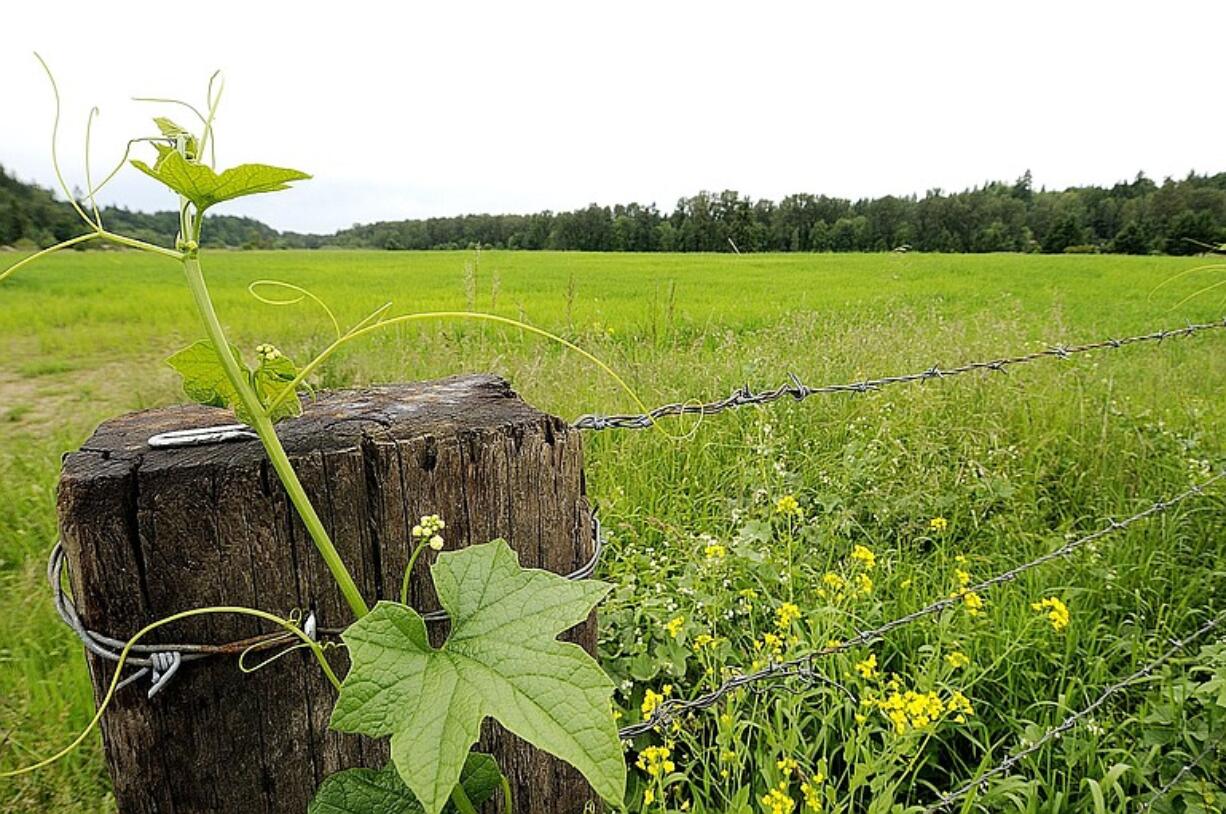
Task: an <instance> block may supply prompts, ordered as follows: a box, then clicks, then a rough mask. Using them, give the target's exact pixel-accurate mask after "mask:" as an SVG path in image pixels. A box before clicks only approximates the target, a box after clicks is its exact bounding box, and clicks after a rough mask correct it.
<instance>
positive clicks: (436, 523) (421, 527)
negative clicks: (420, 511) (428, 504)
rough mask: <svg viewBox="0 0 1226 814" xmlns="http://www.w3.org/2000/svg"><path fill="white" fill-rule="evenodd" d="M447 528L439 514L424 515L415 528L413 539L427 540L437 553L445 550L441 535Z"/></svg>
mask: <svg viewBox="0 0 1226 814" xmlns="http://www.w3.org/2000/svg"><path fill="white" fill-rule="evenodd" d="M445 528H447V524H446V523H444V522H443V519H442V518H441V517H439V516H438V515H437V514H426V515H422V518H421V520H420V521H418V523H417V525H415V526H413V539H414V540H425V541H427V544H428V545H429V546H430V548H432V549H434V550H435V551H442V550H443V536H442V535H441V534H440V533H439V532H441V531H442V530H443V529H445Z"/></svg>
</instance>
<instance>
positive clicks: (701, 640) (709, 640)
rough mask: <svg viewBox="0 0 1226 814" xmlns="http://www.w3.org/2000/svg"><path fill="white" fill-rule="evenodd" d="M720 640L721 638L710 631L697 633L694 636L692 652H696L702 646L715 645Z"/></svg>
mask: <svg viewBox="0 0 1226 814" xmlns="http://www.w3.org/2000/svg"><path fill="white" fill-rule="evenodd" d="M721 641H722V640H721V639H719V638H717V637H715V636H712V635H711V634H710V633H699V634H698V635H697V636H695V637H694V652H695V653H697V652H698V651H699V650H702V649H703V648H704V647H715V645H717V644H719V643H720V642H721Z"/></svg>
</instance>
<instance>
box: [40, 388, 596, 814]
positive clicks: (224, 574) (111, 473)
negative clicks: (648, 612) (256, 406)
mask: <svg viewBox="0 0 1226 814" xmlns="http://www.w3.org/2000/svg"><path fill="white" fill-rule="evenodd" d="M228 421H232V418H231V417H228V414H226V413H224V412H222V411H219V410H215V409H211V408H206V407H199V406H184V407H172V408H167V409H161V410H151V411H145V412H141V413H134V414H131V415H126V416H122V417H120V418H117V419H114V420H112V421H108V422H106V423H105V424H103V425H102V426H100V427H99V428H98V430H97V431H96V432H95V433H94V435H93V436H92V437H91V438H90V439H89V441H88V442H87V443H86V444H85V445H84V446H83V447H82V448H81V449H80V450H79V451H78V452H75V453H73V454H71V455H69V456H68V457H67V458H66V460H65V462H64V467H63V472H62V475H61V478H60V488H59V516H60V527H61V534H62V536H63V540H64V545H65V549H66V551H67V554H68V561H69V566H70V568H71V573H72V589H73V594H74V596H75V597H76V600H77V604H78V607H79V609H80V612H81V615H82V618H83V619H84V621H85V623H86V625H88V626H89V627H91V628H92V629H94V630H99V631H103V632H106V633H108V634H110V635H114V636H120V637H127V636H130V635H132V634H133V633H134V632H136V631H137V630H138V629H140V628H141V627H143V626H144V625H146V624H148V623H149V622H151V621H153V620H155V619H157V618H159V617H162V616H165V615H167V614H171V613H176V612H179V611H184V610H189V609H191V608H195V607H199V606H202V605H245V606H250V607H256V608H261V609H263V610H268V611H270V612H274V613H279V614H288V613H289V612H290V611H291V610H292V609H295V608H300V609H313V610H315V611H316V613H317V615H318V618H319V624H320V626H321V627H324V628H342V627H344V626H345V625H347V624H348V623H349V622H350V621H352V620H351V617H350V614H349V611H348V608H347V605H346V604H345V602H344V599H343V598H342V597H341V595H340V592H339V591H338V590H337V589H336V587H335V585H334V584H333V582H332V579H331V576H330V574H329V572H328V570H327V567H326V566H325V565H324V563H323V560H322V558H321V557H320V556H319V555H318V553H317V552H316V550H315V548H314V545H313V543H312V542H311V540H310V537H309V536H308V535H307V533H306V530H305V529H304V528H303V526H302V525H301V523H300V522H299V520H298V519H297V516H296V515H295V514H294V512H293V509H292V507H291V506H290V504H289V501H288V499H287V497H286V495H285V493H284V491H283V490H282V488H281V486H280V484H279V483H278V481H277V480H276V477H275V474H273V473H272V471H271V468H270V467H269V466H268V464H267V459H266V458H265V455H264V452H263V449H262V447H261V446H260V444H259V443H258V442H255V441H238V442H231V443H227V444H220V445H213V446H208V447H196V448H181V449H174V450H155V449H151V448H149V447H148V445H147V443H146V441H147V439H148V438H149V437H150V436H152V435H154V434H156V433H159V432H164V431H166V430H172V429H185V428H189V427H203V426H209V425H212V424H220V423H227V422H228ZM278 434H279V435H280V436H281V439H282V442H283V443H284V445H285V447H286V451H287V452H288V454H289V456H290V459H291V461H292V462H293V463H294V466H295V468H296V469H297V471H298V473H299V476H300V478H301V480H302V482H303V485H304V487H305V488H306V490H307V493H308V495H309V496H310V497H311V500H312V501H313V502H314V503H315V507H316V509H317V510H318V512H319V514H320V517H321V518H322V520H323V522H324V524H325V526H326V527H327V528H328V530H329V532H330V534H331V535H332V537H333V540H334V542H335V544H336V546H337V548H338V550H339V552H340V554H341V557H342V558H343V559H344V561H345V563H346V565H347V566H348V567H349V569H350V570H351V572H352V573H353V576H354V579H355V580H356V581H357V583H358V586H359V588H361V590H362V592H363V594H364V596H365V597H366V598H367V599H368V601H371V602H373V601H374V600H376V599H380V598H395V596H396V594H397V593H398V592H399V586H400V580H401V577H402V575H403V573H404V568H405V565H406V564H407V562H408V556H409V550H410V543H411V541H410V529H411V528H412V526H413V524H414V522H416V519H417V518H419V517H420V516H421V515H424V514H439V515H441V516H442V517H443V518H444V519H445V520H446V521H447V530H446V534H445V536H446V540H447V548H448V549H454V548H460V547H464V546H467V545H471V544H474V543H481V542H486V541H487V540H490V539H494V538H496V537H502V538H504V539H506V540H507V541H508V542H509V543H510V545H511V547H512V548H514V549H515V550H516V551H517V552H518V553H519V556H520V561H521V563H522V564H523V565H525V566H532V567H541V568H547V569H549V570H552V571H555V572H558V573H566V572H569V571H571V570H573V569H575V568H577V567H579V566H580V565H582V564H583V563H584V562H586V561H587V560H588V558H589V557H590V556H591V553H592V550H593V540H592V536H591V526H590V522H589V507H588V505H587V501H586V498H585V495H584V479H583V456H582V447H581V441H580V437H579V434H578V433H577V432H576V431H574V430H573V429H571V428H570V427H569V426H567V424H566V423H565V422H563V421H561V420H560V419H557V418H555V417H552V416H549V415H546V414H545V413H542V412H540V411H539V410H536V409H535V408H532V407H530V406H529V405H527V404H525V403H524V402H523V401H522V400H520V399H519V398H518V396H516V395H515V393H514V392H512V391H511V389H510V387H509V386H508V385H507V383H506V382H504V381H502V380H501V379H498V378H496V377H493V376H475V375H474V376H456V377H452V378H449V379H442V380H439V381H434V382H422V383H414V384H405V385H394V386H385V387H377V388H370V389H363V390H352V391H341V392H332V393H323V394H321V395H320V396H319V398H318V399H317V400H316V401H314V402H312V403H310V404H309V405H307V407H306V411H305V413H304V415H303V416H302V417H301V418H298V419H293V420H290V421H286V422H283V423H282V424H280V425H278ZM433 556H434V555H433V552H430V551H427V552H426V553H425V554H424V555H423V556H422V558H421V560H420V561H419V562H418V564H417V566H416V567H415V569H414V574H413V578H412V582H411V589H410V596H411V602H412V604H413V605H414V607H416V608H418V609H419V610H423V611H429V610H433V609H435V608H437V607H438V604H437V599H436V597H435V596H434V592H433V589H432V587H431V585H430V582H429V578H428V568H429V564H430V562H431V561H432V560H433ZM268 630H269V627H268V626H267V625H265V624H263V623H261V622H259V621H258V620H254V619H251V618H249V617H239V616H218V615H210V616H206V617H201V618H193V619H188V620H184V621H182V622H181V623H176V624H175V625H172V626H169V627H167V628H163V629H160V630H158V631H155V632H154V633H153V634H151V635H150V637H149V639H148V641H149V642H151V643H152V642H170V641H179V642H196V641H199V642H223V641H231V640H236V639H241V638H244V637H247V636H252V635H256V634H258V633H263V632H267V631H268ZM445 635H446V623H445V622H444V623H440V624H435V625H432V629H431V636H432V639H433V640H434V641H435V643H436V644H437V643H438V642H441V641H442V639H443V638H444V637H445ZM566 638H568V639H569V640H571V641H575V642H578V643H579V644H581V645H582V646H584V647H585V648H586V649H587V650H588V651H589V652H594V650H595V640H596V630H595V616H594V615H593V616H592V617H591V618H589V619H588V621H587V623H586V624H584V625H580V626H579V627H577V628H575V629H574V630H572V631H570V632H568V633H567V635H566ZM263 657H264V654H256V655H255V656H254V657H252V659H251V660H252V661H253V662H258V661H259V660H261V659H262V658H263ZM331 657H332V661H333V663H334V664H335V665H336V667H337V670H338V672H340V673H341V674H343V671H344V670H345V669H346V668H347V664H346V662H345V658H344V654H343V651H335V650H334V651H332V652H331ZM89 666H90V672H91V675H92V678H93V683H94V688H95V696H96V697H97V698H99V699H100V698H101V697H102V695H103V694H104V693H105V690H106V686H107V684H108V683H109V681H110V676H111V672H112V669H113V668H112V665H110V664H109V663H107V662H104V661H102V660H100V659H97V658H95V657H93V656H90V657H89ZM145 689H146V686H145V685H134V686H131V687H129V688H127V689H125V690H123V691H121V692H120V693H119V694H118V696H117V697H116V698H115V700H114V701H113V702H112V705H111V707H110V708H109V709H108V711H107V713H106V714H105V715H104V716H103V720H102V734H103V739H104V742H105V746H106V754H107V762H108V766H109V769H110V773H111V777H112V780H113V781H114V785H115V795H116V799H117V800H118V803H119V809H120V811H121V812H124V814H128V812H132V814H145V813H146V812H148V813H149V814H153V813H154V812H156V814H195V813H196V812H259V813H260V814H280V812H295V814H300V813H301V812H304V811H305V810H306V807H307V803H308V802H309V800H310V798H311V795H312V794H313V792H314V790H315V788H316V787H317V786H318V784H319V783H320V781H321V780H322V779H323V778H324V777H325V776H326V775H327V774H329V773H331V772H334V771H337V770H339V769H342V768H348V767H353V766H379V765H382V764H383V763H384V762H385V761H386V759H387V754H388V753H387V746H386V743H385V742H382V741H373V740H369V739H366V738H361V737H355V736H351V735H342V734H338V733H335V732H330V731H328V729H327V723H328V717H329V715H330V714H331V710H332V705H333V703H334V700H335V693H334V691H333V689H332V687H331V686H330V685H329V684H328V683H327V681H326V680H325V679H324V677H323V675H322V674H321V672H320V671H319V670H318V668H317V667H316V666H315V665H314V663H313V661H312V660H311V659H310V658H309V657H308V656H307V655H306V654H303V653H301V652H299V653H292V654H290V655H288V656H286V657H285V658H282V659H280V660H278V661H277V662H276V663H275V664H273V665H271V666H269V667H267V668H265V669H262V670H260V671H258V672H256V673H254V674H244V673H242V672H241V671H240V670H239V668H238V665H237V662H236V660H235V659H233V658H228V657H219V658H214V659H209V660H206V661H202V662H195V663H193V664H190V665H185V666H184V668H183V669H182V670H181V671H180V672H179V674H178V675H177V676H176V677H175V678H174V680H173V682H172V683H171V685H170V686H168V687H167V688H166V689H165V690H164V691H163V692H162V693H161V694H160V695H158V696H157V697H156V698H155V699H153V700H152V701H150V700H148V699H146V698H145ZM479 748H481V749H483V750H485V751H490V752H493V753H494V754H495V756H496V757H497V758H498V761H499V764H500V765H501V766H502V767H503V770H504V771H505V772H506V773H507V775H508V777H509V778H510V780H511V783H512V787H513V794H514V795H515V810H516V811H523V812H534V813H535V812H542V813H543V814H554V813H555V812H556V813H557V814H562V813H563V812H565V813H566V814H575V812H580V811H583V810H584V807H585V805H586V804H587V803H588V802H589V801H593V802H594V800H595V798H594V797H593V795H592V793H591V791H590V789H588V787H587V785H586V784H585V783H584V782H583V780H582V778H580V777H579V775H578V774H577V773H576V772H574V771H573V770H572V769H570V768H569V767H567V766H565V765H564V764H562V763H560V762H559V761H557V760H554V759H553V758H550V757H549V756H547V755H544V754H542V753H540V752H538V751H536V750H535V749H532V748H531V747H529V746H527V745H526V744H525V743H523V742H522V741H520V740H519V739H517V738H515V737H514V736H512V735H510V734H509V733H507V732H505V731H503V730H501V729H500V728H499V727H497V726H495V725H493V724H492V723H491V722H487V723H486V726H485V727H484V728H483V734H482V742H481V745H480V747H479ZM494 810H496V807H495V806H493V805H490V806H489V807H488V811H491V812H492V811H494Z"/></svg>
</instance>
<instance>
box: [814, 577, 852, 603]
mask: <svg viewBox="0 0 1226 814" xmlns="http://www.w3.org/2000/svg"><path fill="white" fill-rule="evenodd" d="M822 584H823V585H825V586H826V588H829V589H830V590H831V591H833V598H834V601H835V602H842V601H843V598H844V597H845V596H846V594H845V589H846V588H847V580H845V579H843V577H841V576H840V575H838V574H836V573H835V572H833V571H827V572H826V573H825V574H822ZM826 588H818V589H817V595H818V596H820V597H821V598H822V599H826V598H827V597H829V596H831V594H829V593H827V591H826Z"/></svg>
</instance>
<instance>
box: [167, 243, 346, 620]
mask: <svg viewBox="0 0 1226 814" xmlns="http://www.w3.org/2000/svg"><path fill="white" fill-rule="evenodd" d="M183 271H184V273H185V274H186V276H187V287H188V288H189V289H190V290H191V293H192V299H193V300H195V303H196V308H197V310H199V312H200V317H201V319H202V320H203V321H204V329H205V331H206V332H207V333H208V336H209V340H210V341H211V342H212V343H213V349H214V350H215V351H216V352H217V356H218V358H219V359H221V364H222V367H223V368H224V369H225V372H226V378H227V379H229V381H230V385H231V386H232V387H233V388H234V390H235V392H237V393H238V397H239V400H240V401H242V403H243V407H244V408H246V411H247V413H249V414H250V416H251V428H252V429H253V430H255V432H256V435H258V436H259V438H260V442H261V443H262V444H263V445H264V450H265V452H267V453H268V459H269V461H270V462H271V463H272V466H273V469H274V470H276V473H277V477H278V478H280V479H281V484H282V485H283V486H284V487H285V491H286V493H288V494H289V499H290V501H291V502H292V503H293V504H294V508H295V509H297V510H298V516H299V517H301V518H302V523H303V525H304V526H306V530H307V533H309V534H310V535H311V539H312V540H313V541H314V543H315V547H316V548H317V549H319V553H320V554H321V555H322V556H323V558H324V562H325V563H326V564H327V566H328V570H330V571H331V572H332V576H333V577H334V578H335V579H336V583H337V586H338V587H339V588H340V591H341V594H342V595H343V596H344V597H345V601H346V602H347V603H349V607H350V608H351V609H352V610H353V612H354V614H355V615H356V616H357V617H358V618H359V619H360V618H362V617H363V616H365V615H366V614H367V613H369V612H370V608H369V607H368V606H367V604H366V601H365V600H364V599H362V594H361V592H360V591H359V590H358V586H357V584H356V583H355V582H354V581H353V576H352V575H351V574H350V573H349V569H347V568H346V567H345V563H344V562H343V561H342V560H341V555H340V553H339V552H337V550H336V546H335V545H333V543H332V538H331V537H329V536H328V532H327V530H326V529H325V528H324V524H323V521H321V520H320V519H319V515H318V514H317V513H316V511H315V507H314V506H313V505H311V500H310V498H308V497H307V494H306V490H305V489H303V488H302V482H301V481H299V480H298V474H297V473H296V472H295V471H294V467H293V465H292V464H291V463H290V461H289V456H288V455H286V454H285V448H284V447H283V446H281V439H280V438H278V437H277V431H276V428H274V427H273V423H272V421H270V420H269V418H268V413H267V412H266V411H265V409H264V405H263V404H261V403H260V400H259V398H258V397H257V396H256V394H255V391H254V390H253V389H252V388H251V383H250V382H249V381H248V378H247V375H246V373H245V372H244V371H243V370H242V369H241V368H240V367H239V366H238V360H236V359H235V358H234V354H233V353H231V352H230V343H229V341H228V340H227V339H226V334H225V331H224V330H223V329H222V327H221V322H220V320H218V318H217V311H216V310H215V309H214V308H213V300H212V298H211V297H210V296H209V290H208V286H207V285H206V284H205V282H204V272H203V271H202V270H201V268H200V259H199V257H198V256H197V255H196V254H195V252H192V253H189V254H188V256H186V257H184V258H183Z"/></svg>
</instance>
